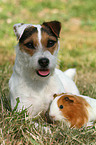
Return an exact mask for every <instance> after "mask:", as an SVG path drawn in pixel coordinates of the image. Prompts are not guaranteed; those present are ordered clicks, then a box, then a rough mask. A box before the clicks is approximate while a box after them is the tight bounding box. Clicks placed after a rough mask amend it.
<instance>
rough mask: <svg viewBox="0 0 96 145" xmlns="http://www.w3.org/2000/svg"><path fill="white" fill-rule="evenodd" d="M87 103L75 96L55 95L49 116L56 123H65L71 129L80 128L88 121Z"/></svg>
mask: <svg viewBox="0 0 96 145" xmlns="http://www.w3.org/2000/svg"><path fill="white" fill-rule="evenodd" d="M86 105H87V104H86V101H85V100H84V99H83V98H81V97H79V96H75V95H69V94H65V93H62V94H59V95H56V94H55V98H54V100H53V101H52V103H51V105H50V111H49V116H50V118H51V119H52V120H54V121H64V122H65V123H67V125H68V126H70V127H77V128H80V127H81V126H82V125H83V124H84V123H85V122H86V121H87V119H88V116H87V111H86Z"/></svg>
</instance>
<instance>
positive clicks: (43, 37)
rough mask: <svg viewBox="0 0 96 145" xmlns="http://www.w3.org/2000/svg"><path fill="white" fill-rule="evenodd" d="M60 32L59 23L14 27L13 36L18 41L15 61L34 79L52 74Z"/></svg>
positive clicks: (17, 25)
mask: <svg viewBox="0 0 96 145" xmlns="http://www.w3.org/2000/svg"><path fill="white" fill-rule="evenodd" d="M60 30H61V23H60V22H58V21H51V22H44V23H43V24H42V25H32V24H23V23H19V24H15V25H14V32H15V35H16V36H17V39H18V40H19V44H18V46H19V47H17V55H18V56H17V57H18V58H17V59H19V63H21V64H22V66H24V67H25V68H26V69H27V70H31V71H32V73H34V77H36V78H38V77H39V78H41V77H47V76H50V75H52V73H53V72H54V68H55V67H56V61H57V52H58V49H59V41H58V38H59V34H60ZM32 75H33V74H32Z"/></svg>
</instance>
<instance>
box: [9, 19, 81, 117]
mask: <svg viewBox="0 0 96 145" xmlns="http://www.w3.org/2000/svg"><path fill="white" fill-rule="evenodd" d="M60 30H61V23H60V22H58V21H51V22H44V23H43V24H42V25H33V24H23V23H19V24H15V25H14V32H15V35H16V36H17V39H18V41H19V43H18V44H17V46H16V60H15V65H14V69H13V74H12V76H11V78H10V81H9V89H10V100H11V106H12V109H14V107H15V105H16V98H18V97H19V100H20V103H19V105H18V108H17V109H18V110H21V109H22V107H23V108H28V112H29V114H30V115H31V116H34V115H37V114H38V113H39V112H42V111H44V112H46V110H47V109H48V106H49V103H50V102H51V101H52V100H53V97H52V96H53V94H55V93H56V94H58V93H62V92H65V93H72V94H75V95H78V94H79V91H78V89H77V87H76V85H75V83H74V82H73V80H72V77H73V76H74V74H75V70H73V69H69V70H67V71H65V72H62V71H61V70H59V69H56V62H57V54H58V50H59V40H58V38H59V34H60Z"/></svg>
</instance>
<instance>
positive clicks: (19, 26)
mask: <svg viewBox="0 0 96 145" xmlns="http://www.w3.org/2000/svg"><path fill="white" fill-rule="evenodd" d="M31 25H32V24H24V23H18V24H15V25H14V26H13V29H14V33H15V35H16V37H17V40H19V39H20V38H21V36H22V35H23V33H24V30H25V29H26V28H27V27H29V26H31Z"/></svg>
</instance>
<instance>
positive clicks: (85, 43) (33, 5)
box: [0, 0, 96, 145]
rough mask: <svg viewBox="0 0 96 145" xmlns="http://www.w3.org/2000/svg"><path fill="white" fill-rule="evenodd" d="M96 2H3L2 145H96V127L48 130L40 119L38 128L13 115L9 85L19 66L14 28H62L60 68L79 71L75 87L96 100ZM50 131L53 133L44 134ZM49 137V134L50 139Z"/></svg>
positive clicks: (0, 36)
mask: <svg viewBox="0 0 96 145" xmlns="http://www.w3.org/2000/svg"><path fill="white" fill-rule="evenodd" d="M95 14H96V0H92V1H90V0H77V1H74V0H46V1H44V0H37V1H35V0H32V1H25V0H17V1H13V0H1V1H0V30H1V31H0V67H1V68H0V97H1V98H2V99H1V98H0V102H1V103H0V112H1V113H0V144H2V145H3V144H6V145H7V144H8V145H9V144H14V145H15V144H16V145H20V144H24V145H26V144H36V145H38V144H44V145H45V144H46V145H47V144H50V145H51V144H58V145H59V144H60V145H63V144H66V145H72V144H76V145H77V144H80V145H84V144H85V145H86V144H87V145H90V144H92V145H93V144H96V124H94V126H92V127H89V128H81V129H69V128H68V127H67V126H66V125H64V124H62V123H57V124H55V125H51V124H48V123H47V122H46V121H45V118H44V117H40V116H39V117H38V118H37V119H36V120H35V122H37V123H38V124H39V125H38V127H35V126H34V123H33V122H32V119H30V118H29V119H27V118H28V115H27V110H22V112H16V111H13V112H12V111H11V110H10V102H9V101H8V99H7V98H6V96H8V94H9V88H8V81H9V78H10V76H11V74H12V68H13V64H14V60H15V53H14V46H15V45H16V43H17V42H16V37H15V35H14V32H13V25H14V24H15V23H20V22H24V23H34V24H37V23H42V22H43V21H50V20H59V21H61V23H62V31H61V38H60V44H61V47H60V51H59V55H58V66H59V68H60V69H61V70H66V69H68V68H70V67H75V68H76V69H77V77H76V84H77V86H78V88H79V90H80V93H81V94H84V95H88V96H91V97H93V98H96V79H95V78H96V43H95V41H96V16H95ZM44 127H48V128H49V132H48V131H47V132H46V130H45V129H44ZM50 132H51V133H50Z"/></svg>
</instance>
